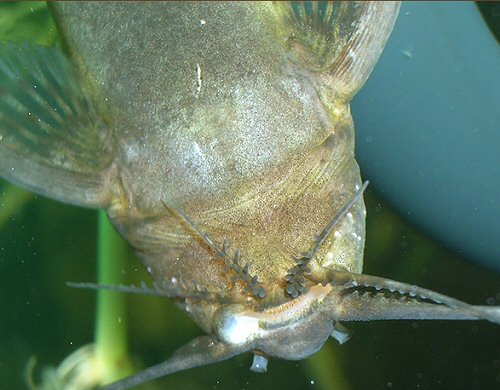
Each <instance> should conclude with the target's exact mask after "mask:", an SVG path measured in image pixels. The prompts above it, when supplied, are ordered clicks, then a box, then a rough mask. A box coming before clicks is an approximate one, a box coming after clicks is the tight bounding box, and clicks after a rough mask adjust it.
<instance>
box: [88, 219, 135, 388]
mask: <svg viewBox="0 0 500 390" xmlns="http://www.w3.org/2000/svg"><path fill="white" fill-rule="evenodd" d="M127 255H128V253H127V245H126V243H125V242H124V241H123V239H122V238H121V237H120V236H119V235H118V234H117V233H116V231H115V230H114V229H113V226H111V224H110V222H109V220H108V217H107V215H106V213H105V212H104V211H99V233H98V266H97V267H98V276H97V278H98V282H99V283H100V284H108V285H109V284H113V285H118V284H122V283H123V280H122V275H123V269H124V261H125V259H126V258H127ZM95 345H96V355H97V357H98V359H99V361H100V363H101V364H102V369H103V378H104V380H105V381H106V382H108V383H109V382H112V381H115V380H117V379H120V378H123V377H124V376H126V375H129V374H131V373H132V365H131V363H130V360H129V357H128V353H127V320H126V307H125V296H124V294H123V293H118V292H114V291H106V290H99V291H98V293H97V315H96V334H95Z"/></svg>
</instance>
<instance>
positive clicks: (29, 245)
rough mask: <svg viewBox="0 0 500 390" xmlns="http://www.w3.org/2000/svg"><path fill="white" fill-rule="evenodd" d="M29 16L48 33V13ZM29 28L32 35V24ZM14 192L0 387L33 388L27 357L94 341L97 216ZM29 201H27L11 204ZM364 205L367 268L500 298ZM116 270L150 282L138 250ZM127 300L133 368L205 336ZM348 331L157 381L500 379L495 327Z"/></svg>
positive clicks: (473, 382) (491, 278) (393, 219)
mask: <svg viewBox="0 0 500 390" xmlns="http://www.w3.org/2000/svg"><path fill="white" fill-rule="evenodd" d="M0 6H1V8H0V16H4V15H6V12H12V9H13V8H10V9H9V5H4V4H1V5H0ZM25 7H32V5H30V4H26V5H25ZM29 19H33V20H34V21H33V23H35V26H37V23H39V26H41V27H38V28H44V29H47V28H48V29H50V24H47V21H46V18H45V17H43V18H38V17H36V18H33V17H30V18H29ZM2 20H5V19H0V22H1V21H2ZM30 26H31V27H30V28H26V31H27V33H26V35H29V34H28V33H29V31H33V30H30V29H33V28H34V27H33V25H31V24H30ZM47 26H49V27H47ZM0 30H1V26H0ZM35 31H37V29H36V28H35ZM37 35H38V36H39V35H40V33H39V32H38V33H37ZM11 191H14V190H13V187H12V186H11V185H9V184H7V183H6V182H3V181H2V182H0V216H1V214H2V212H6V210H7V209H8V208H9V207H12V208H14V209H16V210H15V212H13V213H12V214H11V215H10V216H9V218H8V220H7V221H6V222H4V223H3V224H2V225H1V226H0V296H1V297H2V298H1V300H0V390H3V389H9V390H10V389H23V388H26V386H25V380H24V377H23V371H24V369H25V367H26V365H27V362H28V360H29V359H30V357H32V356H36V357H37V360H38V364H37V366H36V368H35V376H38V375H39V373H40V368H41V367H43V366H46V365H57V364H59V363H60V362H61V361H63V360H64V359H65V358H66V357H67V356H68V355H70V354H71V353H72V352H74V351H75V350H76V349H78V348H79V347H81V346H83V345H85V344H88V343H90V342H92V340H93V337H94V318H95V315H94V312H95V293H94V292H93V291H85V290H75V289H70V288H68V287H66V286H65V282H66V281H83V282H87V281H95V280H96V276H95V274H96V253H97V213H96V211H92V210H85V209H81V208H76V207H72V206H67V205H63V204H60V203H57V202H54V201H51V200H48V199H45V198H42V197H31V196H29V195H23V194H25V193H24V192H16V195H15V196H14V197H13V199H12V198H10V200H9V199H8V198H7V195H5V194H7V193H10V192H11ZM23 196H25V201H24V204H22V205H20V206H16V205H15V203H17V200H19V199H22V198H23ZM367 208H368V217H367V218H368V219H367V222H368V226H367V229H368V232H367V245H366V247H367V249H366V256H365V272H366V273H370V274H375V275H383V276H386V277H390V278H393V279H396V280H401V281H406V282H411V283H414V284H417V285H420V286H422V287H428V288H432V289H435V290H438V291H440V292H443V293H446V294H448V295H450V296H453V297H457V298H460V299H463V300H465V301H467V302H471V303H478V304H486V302H494V301H496V304H499V301H500V299H499V298H500V297H499V296H498V293H499V292H500V276H499V275H497V274H494V273H491V272H488V271H486V270H485V269H483V268H480V267H478V266H475V265H472V264H470V263H468V262H466V261H465V260H464V259H461V258H459V257H456V256H454V255H452V254H450V253H448V252H446V251H445V250H443V249H442V248H440V245H439V243H433V242H432V241H431V240H430V239H429V238H427V237H424V236H423V235H422V234H420V233H419V232H417V231H415V230H413V229H412V228H411V227H410V226H409V225H407V224H406V223H405V221H404V220H402V219H401V218H400V217H399V216H397V215H396V214H394V213H393V212H392V211H391V210H390V209H389V208H388V206H387V205H385V204H384V203H381V201H380V200H379V199H378V198H376V197H375V195H374V194H372V193H370V191H368V195H367ZM0 220H1V217H0ZM120 271H122V272H123V273H124V274H125V275H126V279H127V281H128V282H129V283H135V284H138V283H139V282H140V281H146V282H148V281H149V277H148V275H147V273H146V272H145V270H143V268H142V265H141V264H140V263H139V262H138V261H137V260H136V259H135V257H134V256H133V255H132V254H131V255H130V256H129V258H128V259H127V262H126V265H125V266H124V269H123V270H120ZM127 303H128V311H127V314H128V316H127V317H123V318H122V321H126V323H127V324H128V327H129V337H128V338H129V343H130V346H129V349H130V350H131V351H132V352H133V356H134V358H136V359H137V360H136V362H138V365H140V364H142V365H143V366H148V365H152V364H155V363H158V362H160V361H162V360H163V359H165V358H166V357H167V356H169V355H170V354H171V353H172V352H173V351H174V350H175V349H176V348H177V347H179V346H181V345H182V344H184V343H185V342H188V341H189V340H191V339H192V338H194V337H196V336H197V335H199V334H201V332H200V330H199V329H198V328H197V327H196V326H195V325H194V324H193V323H192V321H190V319H189V318H188V317H187V316H186V315H185V314H184V313H182V312H181V311H180V310H178V309H177V308H176V307H175V306H174V305H173V304H172V303H171V302H169V301H168V300H166V299H163V298H156V297H154V298H153V297H147V296H145V297H142V296H130V297H128V298H127ZM346 326H347V327H348V328H349V329H351V330H354V335H353V337H352V338H351V340H349V342H347V343H346V344H345V345H342V346H338V345H337V344H336V342H334V341H333V340H330V341H329V342H328V343H327V344H326V345H325V347H324V348H323V350H322V351H321V352H320V353H318V354H317V355H316V356H314V357H313V358H311V359H308V360H305V361H301V362H287V361H280V360H276V359H271V360H270V363H269V367H268V369H269V372H268V373H267V374H264V375H262V374H254V373H251V372H250V371H249V369H248V368H249V366H250V364H251V355H250V354H246V355H243V356H240V357H236V358H233V359H231V360H229V361H227V362H223V363H220V364H217V365H213V366H208V367H201V368H198V369H195V370H190V371H188V372H184V373H179V374H176V375H173V376H172V377H169V378H164V379H162V380H161V381H158V382H157V387H156V388H158V389H163V388H167V387H171V388H175V386H180V387H182V388H193V389H260V388H280V389H281V388H283V389H287V390H294V389H297V390H301V389H333V388H335V389H367V388H369V389H385V388H394V389H407V388H420V389H434V388H441V389H455V388H493V387H495V386H498V385H499V384H500V348H499V347H498V338H499V335H500V328H499V327H498V326H495V325H492V324H489V323H486V322H476V323H473V322H444V321H435V322H415V321H399V322H398V321H389V322H378V323H354V324H346Z"/></svg>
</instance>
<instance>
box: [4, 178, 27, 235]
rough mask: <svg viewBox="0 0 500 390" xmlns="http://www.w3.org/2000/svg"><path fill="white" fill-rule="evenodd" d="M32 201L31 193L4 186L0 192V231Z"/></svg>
mask: <svg viewBox="0 0 500 390" xmlns="http://www.w3.org/2000/svg"><path fill="white" fill-rule="evenodd" d="M32 199H33V193H31V192H28V191H26V190H23V189H21V188H19V187H16V186H13V185H10V184H5V187H4V188H3V191H1V190H0V229H1V228H2V227H3V225H5V224H6V223H7V222H8V221H9V220H10V219H11V218H12V217H13V216H14V215H16V214H17V213H18V212H19V211H21V210H22V209H23V208H24V206H25V205H26V204H27V203H28V202H29V201H30V200H32Z"/></svg>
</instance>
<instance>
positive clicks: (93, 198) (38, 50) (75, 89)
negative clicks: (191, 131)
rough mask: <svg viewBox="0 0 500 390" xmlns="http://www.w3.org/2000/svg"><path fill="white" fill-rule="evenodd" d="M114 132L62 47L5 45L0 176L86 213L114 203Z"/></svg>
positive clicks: (0, 78) (0, 69)
mask: <svg viewBox="0 0 500 390" xmlns="http://www.w3.org/2000/svg"><path fill="white" fill-rule="evenodd" d="M112 158H113V140H112V132H111V130H110V129H109V127H108V126H107V125H106V123H105V121H104V120H103V118H102V116H101V115H100V114H99V113H98V112H97V110H96V107H95V105H94V103H93V102H92V101H91V99H90V98H89V97H88V96H87V94H86V93H85V91H84V90H83V89H82V88H81V85H80V84H79V82H78V77H77V75H76V73H75V71H74V69H73V66H72V64H71V62H70V61H69V60H68V59H67V58H66V57H65V56H64V54H63V53H62V52H61V51H60V49H58V48H51V47H42V46H30V45H28V44H24V45H19V44H7V45H1V46H0V176H2V177H4V178H5V179H7V180H9V181H11V182H13V183H15V184H17V185H19V186H21V187H25V188H27V189H29V190H31V191H34V192H38V193H40V194H42V195H46V196H49V197H51V198H55V199H58V200H60V201H63V202H68V203H73V204H77V205H84V206H89V207H98V206H103V205H104V204H106V202H107V201H108V199H109V196H110V194H109V188H108V186H109V180H108V178H107V168H108V167H109V165H110V163H111V160H112Z"/></svg>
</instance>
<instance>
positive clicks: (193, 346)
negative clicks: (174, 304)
mask: <svg viewBox="0 0 500 390" xmlns="http://www.w3.org/2000/svg"><path fill="white" fill-rule="evenodd" d="M243 352H246V350H242V349H241V346H234V345H230V344H224V343H222V342H220V341H219V340H217V338H216V337H213V336H201V337H198V338H197V339H195V340H193V341H191V342H190V343H188V344H186V345H184V346H183V347H181V348H179V349H178V350H177V351H176V352H175V353H174V354H173V355H172V357H170V358H169V359H168V360H166V361H165V362H163V363H160V364H157V365H156V366H152V367H149V368H147V369H145V370H144V371H141V372H139V373H138V374H135V375H132V376H130V377H128V378H125V379H123V380H121V381H118V382H115V383H112V384H110V385H108V386H104V387H103V388H102V390H125V389H130V388H132V387H134V386H138V385H140V384H143V383H146V382H149V381H151V380H153V379H157V378H160V377H163V376H166V375H169V374H173V373H175V372H178V371H183V370H188V369H190V368H193V367H198V366H204V365H207V364H212V363H217V362H221V361H223V360H227V359H229V358H231V357H233V356H236V355H239V354H240V353H243Z"/></svg>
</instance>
